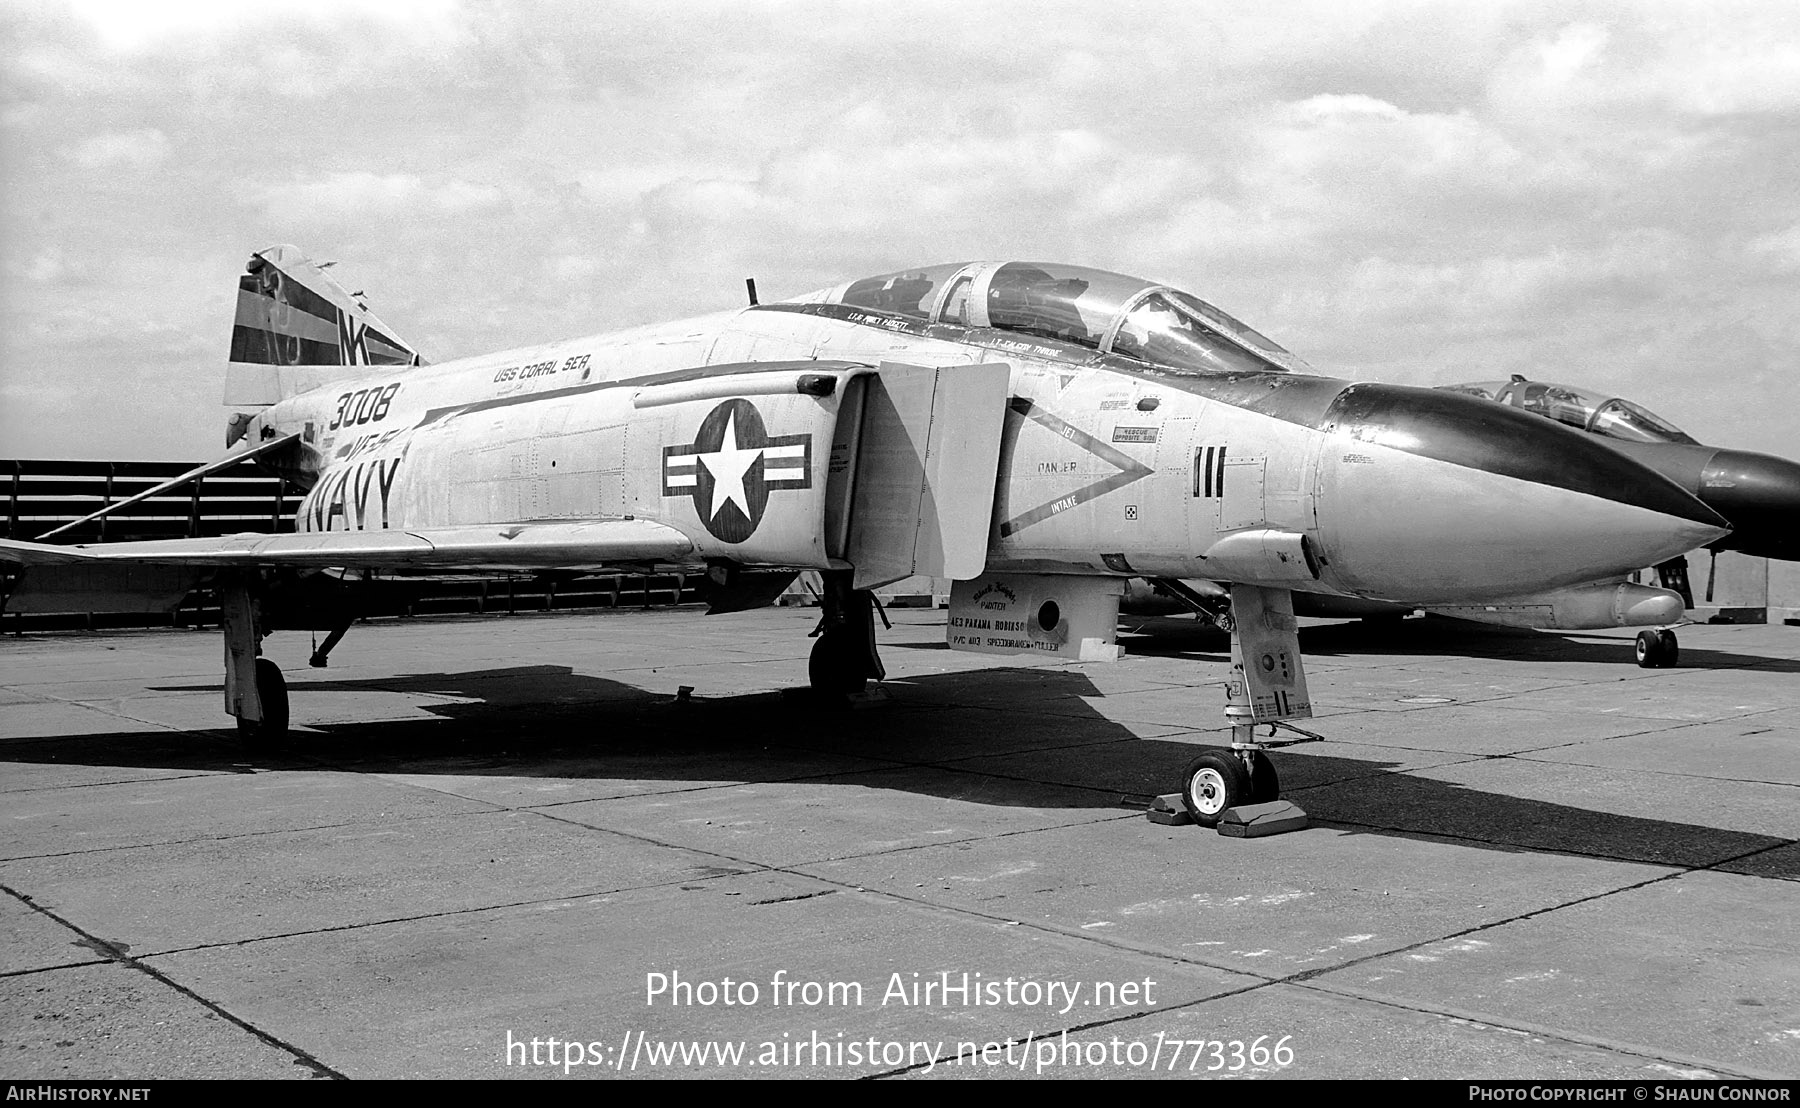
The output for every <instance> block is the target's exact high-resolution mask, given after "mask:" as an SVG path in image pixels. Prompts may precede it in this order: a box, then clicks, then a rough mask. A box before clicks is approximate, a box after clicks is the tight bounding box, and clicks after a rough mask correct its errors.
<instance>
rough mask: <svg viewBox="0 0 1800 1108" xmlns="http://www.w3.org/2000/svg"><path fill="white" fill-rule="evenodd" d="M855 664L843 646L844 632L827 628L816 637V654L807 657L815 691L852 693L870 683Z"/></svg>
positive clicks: (813, 649) (834, 693)
mask: <svg viewBox="0 0 1800 1108" xmlns="http://www.w3.org/2000/svg"><path fill="white" fill-rule="evenodd" d="M855 665H856V663H855V660H854V658H853V657H852V656H851V652H850V651H848V650H845V649H843V638H842V637H841V635H840V633H838V632H835V631H827V632H825V633H824V634H822V635H820V636H819V637H818V638H816V639H814V640H813V648H812V654H811V655H810V656H809V657H808V658H807V660H806V679H807V681H808V682H809V683H810V684H811V685H812V688H813V691H814V692H817V693H823V694H824V695H826V696H832V697H840V696H849V695H851V694H852V693H859V692H862V691H863V689H864V687H866V686H867V685H868V683H869V679H868V678H867V677H866V676H864V675H863V674H861V673H859V672H857V671H856V669H855Z"/></svg>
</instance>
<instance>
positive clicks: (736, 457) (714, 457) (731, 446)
mask: <svg viewBox="0 0 1800 1108" xmlns="http://www.w3.org/2000/svg"><path fill="white" fill-rule="evenodd" d="M735 419H736V415H735V413H734V414H732V415H727V416H726V417H725V434H724V435H723V436H722V437H721V438H720V440H719V449H717V450H715V451H713V452H712V453H711V454H696V455H694V457H696V458H698V459H700V464H701V465H703V466H705V467H706V472H708V473H710V474H712V479H713V510H712V514H713V518H714V519H717V518H719V509H720V508H723V507H724V506H725V504H726V503H727V502H728V501H730V502H735V503H736V504H737V506H738V510H739V511H741V512H743V513H744V518H745V519H749V518H750V495H749V494H748V493H746V492H745V491H744V474H746V473H748V472H749V471H750V467H751V466H753V465H755V464H756V459H758V458H760V457H762V447H760V446H759V447H757V448H756V449H754V450H739V449H738V444H737V425H736V423H735V422H734V421H735Z"/></svg>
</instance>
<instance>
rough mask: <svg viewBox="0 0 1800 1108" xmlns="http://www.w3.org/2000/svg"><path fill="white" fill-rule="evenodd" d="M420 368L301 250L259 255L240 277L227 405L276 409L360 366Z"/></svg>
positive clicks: (404, 346)
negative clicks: (287, 399) (280, 403)
mask: <svg viewBox="0 0 1800 1108" xmlns="http://www.w3.org/2000/svg"><path fill="white" fill-rule="evenodd" d="M330 264H331V263H330V262H327V263H326V265H327V266H328V265H330ZM423 363H424V359H422V358H421V357H420V356H419V353H418V351H416V350H414V349H413V348H412V347H411V346H410V345H409V344H408V343H406V342H405V341H404V340H401V339H399V338H396V337H394V331H393V329H392V328H391V327H389V326H388V325H387V324H385V323H383V322H382V321H381V320H380V319H378V318H376V316H375V314H374V313H373V312H371V311H369V309H368V306H367V305H365V304H364V303H363V302H362V301H361V300H360V299H359V297H358V294H353V293H351V292H349V291H347V290H346V289H345V288H344V287H343V286H342V285H340V284H338V282H337V281H336V280H334V279H333V278H332V277H331V275H330V274H328V273H326V272H325V266H320V265H318V264H316V263H314V262H313V261H312V260H311V259H309V258H308V257H307V256H306V255H305V254H304V253H302V252H301V251H300V249H299V248H298V247H294V246H271V247H269V248H268V249H266V250H259V251H257V252H256V253H255V254H252V255H251V256H250V261H249V262H248V263H247V264H246V265H245V267H244V273H243V275H242V276H240V277H239V278H238V296H237V318H236V321H235V323H234V325H233V326H232V330H231V364H230V366H229V368H228V370H227V372H226V376H225V403H226V404H227V405H230V406H233V407H244V406H267V405H270V404H274V403H276V402H278V401H280V400H281V399H283V398H284V397H287V396H291V395H293V394H295V393H297V392H303V391H305V390H306V389H310V388H314V387H317V386H318V385H320V384H323V383H325V382H326V381H329V380H332V379H333V378H336V377H343V376H346V375H348V374H351V373H355V372H356V371H357V367H366V366H415V365H422V364H423Z"/></svg>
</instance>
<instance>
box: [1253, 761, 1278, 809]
mask: <svg viewBox="0 0 1800 1108" xmlns="http://www.w3.org/2000/svg"><path fill="white" fill-rule="evenodd" d="M1280 799H1281V778H1280V776H1278V775H1277V774H1276V772H1275V763H1273V762H1271V761H1269V756H1268V755H1267V754H1264V753H1263V752H1262V751H1260V750H1257V751H1253V752H1252V753H1251V755H1250V803H1251V804H1267V803H1269V802H1270V801H1271V800H1280Z"/></svg>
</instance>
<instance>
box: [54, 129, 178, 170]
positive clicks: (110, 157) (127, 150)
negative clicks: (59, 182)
mask: <svg viewBox="0 0 1800 1108" xmlns="http://www.w3.org/2000/svg"><path fill="white" fill-rule="evenodd" d="M169 152H170V147H169V139H168V136H166V135H164V134H163V133H162V132H161V131H159V130H157V129H155V128H154V127H145V128H143V129H141V130H137V131H122V132H115V133H113V134H105V135H95V136H94V137H93V138H90V139H86V140H84V141H82V142H80V143H78V144H76V145H75V146H74V147H72V148H69V149H66V150H64V151H63V156H64V157H66V158H68V159H69V160H70V161H72V162H74V163H75V164H76V165H78V166H80V167H81V168H83V169H110V168H115V167H128V168H131V169H149V168H150V167H152V166H155V165H157V164H159V163H161V162H163V161H166V160H167V159H168V157H169Z"/></svg>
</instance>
